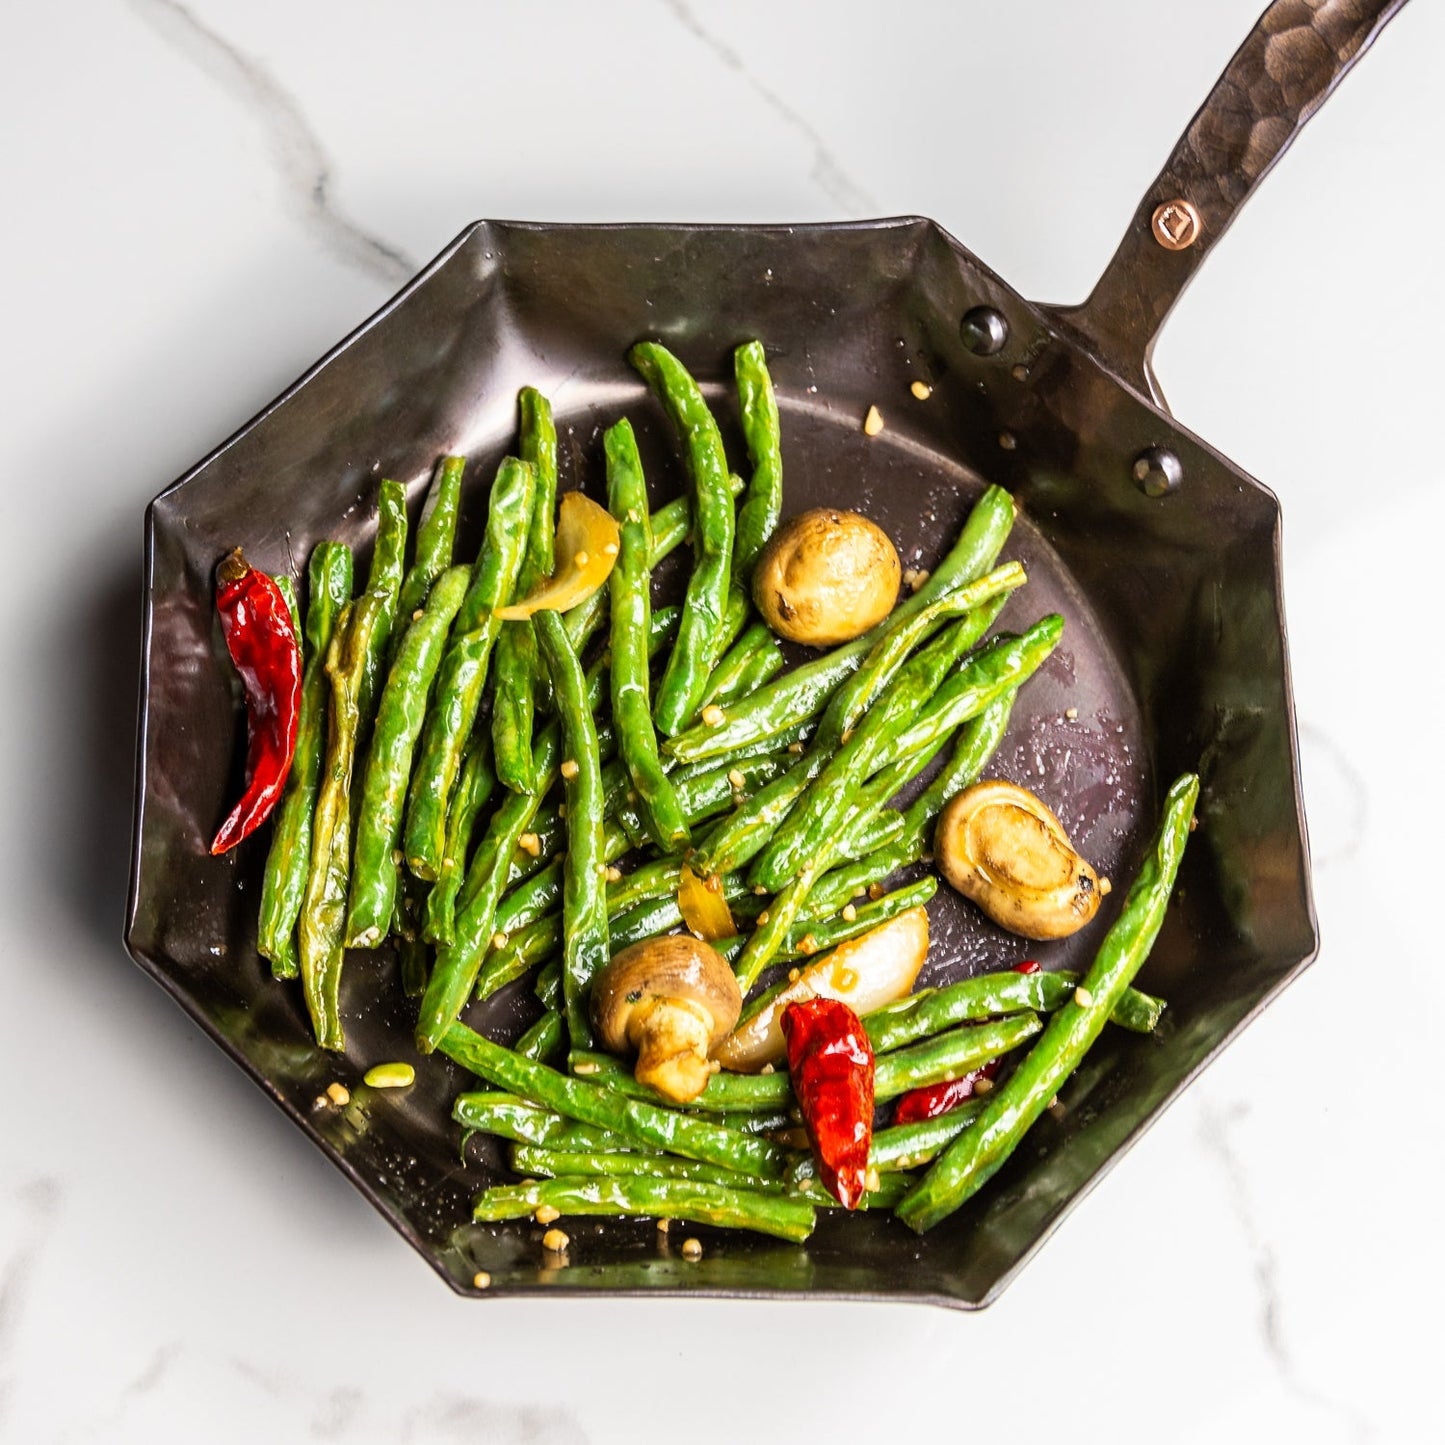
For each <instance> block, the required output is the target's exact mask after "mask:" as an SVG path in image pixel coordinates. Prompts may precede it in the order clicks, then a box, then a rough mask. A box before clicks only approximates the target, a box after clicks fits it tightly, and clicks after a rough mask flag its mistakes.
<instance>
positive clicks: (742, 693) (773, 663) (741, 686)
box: [714, 640, 787, 757]
mask: <svg viewBox="0 0 1445 1445" xmlns="http://www.w3.org/2000/svg"><path fill="white" fill-rule="evenodd" d="M786 665H787V659H786V658H785V657H784V656H783V649H782V648H781V647H780V646H779V645H778V643H777V641H776V640H774V641H772V642H771V643H770V644H769V645H768V646H767V647H763V648H759V649H758V651H757V652H755V653H754V654H753V656H752V657H751V658H750V659H749V661H748V665H747V667H746V668H744V670H743V672H742V674H741V675H740V676H739V677H738V679H737V681H736V682H734V683H733V684H732V685H731V686H730V687H729V688H728V689H727V690H726V691H724V692H720V693H718V695H717V697H716V699H714V701H715V702H716V703H717V704H718V706H719V707H726V706H727V705H728V704H729V703H731V702H733V701H735V700H736V699H737V698H740V697H749V696H751V695H752V694H753V693H755V692H756V691H757V690H758V689H759V688H760V687H762V686H763V685H764V684H766V683H769V682H771V681H772V680H773V678H775V677H776V676H777V675H778V674H779V673H780V672H781V671H782V670H783V668H784V667H785V666H786ZM737 751H741V749H738V750H737ZM726 756H729V757H733V756H736V752H734V753H729V754H727V755H726Z"/></svg>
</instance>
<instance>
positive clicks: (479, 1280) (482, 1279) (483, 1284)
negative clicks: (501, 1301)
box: [472, 1269, 492, 1289]
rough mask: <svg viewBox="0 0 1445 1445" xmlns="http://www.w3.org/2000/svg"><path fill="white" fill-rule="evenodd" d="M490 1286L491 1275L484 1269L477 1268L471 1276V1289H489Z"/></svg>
mask: <svg viewBox="0 0 1445 1445" xmlns="http://www.w3.org/2000/svg"><path fill="white" fill-rule="evenodd" d="M491 1287H492V1277H491V1275H489V1274H488V1273H487V1272H486V1270H484V1269H479V1270H478V1271H477V1272H476V1273H475V1274H474V1275H473V1276H472V1288H473V1289H491Z"/></svg>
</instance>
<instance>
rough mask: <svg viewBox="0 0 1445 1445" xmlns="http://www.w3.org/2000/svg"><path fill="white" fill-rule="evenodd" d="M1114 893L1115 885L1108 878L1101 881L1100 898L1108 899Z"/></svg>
mask: <svg viewBox="0 0 1445 1445" xmlns="http://www.w3.org/2000/svg"><path fill="white" fill-rule="evenodd" d="M1113 891H1114V885H1113V884H1112V883H1110V882H1109V880H1108V879H1107V878H1101V879H1099V897H1100V898H1107V897H1108V896H1109V895H1110V894H1111V893H1112V892H1113Z"/></svg>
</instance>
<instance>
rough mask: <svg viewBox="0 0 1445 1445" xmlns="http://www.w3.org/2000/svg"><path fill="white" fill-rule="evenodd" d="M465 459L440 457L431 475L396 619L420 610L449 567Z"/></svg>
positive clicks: (455, 532) (397, 603)
mask: <svg viewBox="0 0 1445 1445" xmlns="http://www.w3.org/2000/svg"><path fill="white" fill-rule="evenodd" d="M466 466H467V459H466V458H465V457H443V458H442V459H441V461H440V462H439V463H438V464H437V469H436V471H435V472H434V473H433V474H432V479H431V485H430V486H429V487H428V488H427V494H426V501H425V502H424V503H422V509H421V519H420V520H419V521H418V523H417V528H416V553H415V555H414V556H413V558H412V563H411V566H410V568H408V570H407V574H406V576H405V577H404V578H403V579H402V584H401V591H400V592H399V593H398V594H397V599H396V615H397V616H398V617H400V618H403V619H405V618H407V617H410V616H411V614H412V613H413V612H415V611H416V609H417V608H418V607H420V606H422V605H423V604H424V603H425V602H426V599H427V594H428V593H429V592H430V591H431V589H432V583H433V582H435V581H436V580H437V578H438V577H440V576H441V575H442V573H443V572H445V571H446V570H447V568H448V567H450V566H451V565H452V551H453V549H454V548H455V547H456V540H457V513H458V511H459V510H460V508H461V496H462V473H463V472H464V471H465V470H466Z"/></svg>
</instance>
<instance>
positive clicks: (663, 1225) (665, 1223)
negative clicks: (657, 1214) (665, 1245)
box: [657, 1219, 672, 1234]
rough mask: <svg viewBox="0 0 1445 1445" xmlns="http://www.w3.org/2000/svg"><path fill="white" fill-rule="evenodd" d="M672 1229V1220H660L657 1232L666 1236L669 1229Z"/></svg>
mask: <svg viewBox="0 0 1445 1445" xmlns="http://www.w3.org/2000/svg"><path fill="white" fill-rule="evenodd" d="M671 1228H672V1220H670V1219H659V1220H658V1221H657V1232H658V1233H659V1234H666V1233H667V1231H668V1230H669V1229H671Z"/></svg>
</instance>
